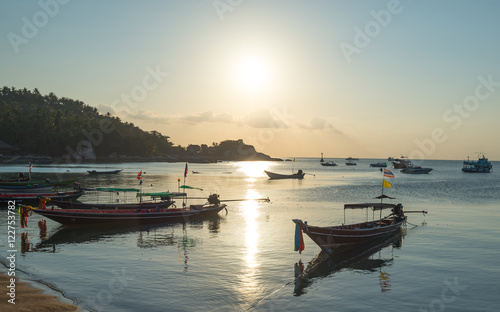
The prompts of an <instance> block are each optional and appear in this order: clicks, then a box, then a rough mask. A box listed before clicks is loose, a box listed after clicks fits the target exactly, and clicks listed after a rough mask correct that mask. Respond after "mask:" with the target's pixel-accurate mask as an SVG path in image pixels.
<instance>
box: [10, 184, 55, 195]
mask: <svg viewBox="0 0 500 312" xmlns="http://www.w3.org/2000/svg"><path fill="white" fill-rule="evenodd" d="M53 188H54V186H52V185H46V184H28V185H2V186H0V193H43V192H50V191H52V189H53Z"/></svg>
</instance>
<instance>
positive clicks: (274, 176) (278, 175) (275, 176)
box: [264, 170, 306, 179]
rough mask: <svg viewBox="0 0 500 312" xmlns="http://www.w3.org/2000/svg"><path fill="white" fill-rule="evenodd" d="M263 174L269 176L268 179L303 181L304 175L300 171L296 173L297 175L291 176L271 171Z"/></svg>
mask: <svg viewBox="0 0 500 312" xmlns="http://www.w3.org/2000/svg"><path fill="white" fill-rule="evenodd" d="M264 172H265V173H266V174H267V175H268V176H269V178H270V179H303V178H304V175H305V174H306V173H305V172H303V171H302V170H299V171H297V173H292V174H281V173H274V172H271V171H267V170H264Z"/></svg>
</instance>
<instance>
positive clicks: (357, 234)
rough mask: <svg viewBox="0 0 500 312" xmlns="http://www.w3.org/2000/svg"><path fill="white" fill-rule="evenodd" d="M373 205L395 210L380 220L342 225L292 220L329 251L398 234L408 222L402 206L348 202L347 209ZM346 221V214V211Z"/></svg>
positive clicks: (376, 207)
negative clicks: (317, 224)
mask: <svg viewBox="0 0 500 312" xmlns="http://www.w3.org/2000/svg"><path fill="white" fill-rule="evenodd" d="M363 208H371V209H372V210H373V211H375V210H379V211H380V212H381V213H382V210H383V209H391V210H392V213H391V214H390V215H389V216H387V217H384V218H381V219H379V220H374V221H369V222H362V223H356V224H342V225H337V226H326V227H319V226H311V225H308V224H307V222H302V220H298V219H293V220H292V221H293V222H294V223H295V224H297V226H298V227H299V229H300V230H301V231H303V232H304V233H306V234H307V235H308V236H309V237H310V238H311V239H312V240H313V241H314V242H315V243H316V244H317V245H318V246H319V247H321V249H323V250H324V251H326V252H327V253H328V254H338V253H342V252H345V251H347V250H350V249H352V248H356V246H357V245H359V244H361V243H366V242H369V241H370V240H373V239H379V238H382V237H384V236H390V235H392V234H394V233H396V232H397V231H398V230H399V229H400V228H401V226H402V225H403V224H404V223H405V222H406V216H405V214H404V210H403V205H401V204H396V205H395V204H385V203H364V204H346V205H345V206H344V212H345V209H363ZM344 223H345V213H344Z"/></svg>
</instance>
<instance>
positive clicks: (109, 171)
mask: <svg viewBox="0 0 500 312" xmlns="http://www.w3.org/2000/svg"><path fill="white" fill-rule="evenodd" d="M122 171H123V169H117V170H104V171H97V170H87V172H88V173H89V174H117V173H120V172H122Z"/></svg>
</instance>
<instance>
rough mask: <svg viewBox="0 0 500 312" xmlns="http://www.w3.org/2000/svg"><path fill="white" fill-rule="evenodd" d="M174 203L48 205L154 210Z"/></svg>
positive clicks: (60, 202)
mask: <svg viewBox="0 0 500 312" xmlns="http://www.w3.org/2000/svg"><path fill="white" fill-rule="evenodd" d="M173 203H174V201H161V202H147V203H130V204H96V203H92V204H89V203H80V202H73V201H61V200H51V201H49V202H48V204H49V205H52V204H53V205H56V206H57V207H59V208H63V209H137V208H142V209H156V208H157V207H159V208H168V207H170V206H171V205H172V204H173Z"/></svg>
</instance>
